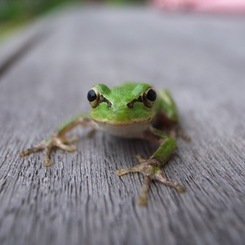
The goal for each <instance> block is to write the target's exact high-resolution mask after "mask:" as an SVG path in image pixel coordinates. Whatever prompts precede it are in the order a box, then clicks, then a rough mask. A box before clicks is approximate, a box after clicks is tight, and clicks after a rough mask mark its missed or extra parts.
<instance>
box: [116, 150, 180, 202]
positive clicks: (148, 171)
mask: <svg viewBox="0 0 245 245" xmlns="http://www.w3.org/2000/svg"><path fill="white" fill-rule="evenodd" d="M136 157H137V160H138V162H139V164H137V165H135V166H134V167H132V168H124V169H120V170H117V171H116V174H117V175H118V176H122V175H124V174H128V173H135V172H139V173H142V174H143V175H144V182H143V186H142V188H141V191H140V194H139V199H138V204H139V205H144V206H145V205H147V201H148V192H149V188H150V184H151V182H152V180H158V181H160V182H161V183H162V184H164V185H166V186H170V187H173V188H175V189H176V190H177V191H178V192H185V187H184V186H182V185H180V184H178V183H176V182H172V181H170V180H168V179H167V177H166V176H165V174H164V173H163V172H162V171H161V168H160V167H159V166H161V162H160V161H159V160H157V159H156V158H149V159H148V160H147V159H143V158H142V157H141V156H138V155H137V156H136Z"/></svg>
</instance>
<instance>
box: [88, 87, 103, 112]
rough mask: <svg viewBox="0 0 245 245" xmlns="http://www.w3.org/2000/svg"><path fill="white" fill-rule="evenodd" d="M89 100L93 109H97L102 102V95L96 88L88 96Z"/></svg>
mask: <svg viewBox="0 0 245 245" xmlns="http://www.w3.org/2000/svg"><path fill="white" fill-rule="evenodd" d="M87 99H88V101H89V103H90V105H91V106H92V107H93V108H94V107H96V106H97V105H98V102H99V100H100V94H99V92H98V90H97V89H96V88H92V89H90V90H89V91H88V94H87Z"/></svg>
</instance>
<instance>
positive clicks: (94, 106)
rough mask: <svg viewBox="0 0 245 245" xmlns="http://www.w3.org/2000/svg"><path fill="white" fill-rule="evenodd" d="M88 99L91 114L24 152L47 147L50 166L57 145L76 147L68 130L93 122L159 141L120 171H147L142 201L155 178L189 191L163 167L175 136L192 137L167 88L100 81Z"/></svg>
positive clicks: (122, 133) (110, 130)
mask: <svg viewBox="0 0 245 245" xmlns="http://www.w3.org/2000/svg"><path fill="white" fill-rule="evenodd" d="M87 99H88V102H89V103H90V105H91V111H90V113H89V114H88V115H84V114H81V115H78V116H76V117H74V118H72V119H71V120H69V121H67V122H65V123H64V124H63V125H62V126H60V127H59V128H58V129H57V130H56V131H55V133H54V134H53V135H52V136H51V137H49V138H48V139H46V140H44V141H42V142H41V143H39V144H37V145H36V146H34V147H31V148H29V149H27V150H24V151H22V152H21V153H20V155H21V156H27V155H29V154H31V153H35V152H38V151H43V152H44V165H45V166H46V167H47V166H50V165H51V153H52V151H53V150H54V149H57V148H58V149H62V150H64V151H69V152H73V151H75V150H76V146H75V145H74V142H75V141H76V140H78V138H77V137H72V138H68V137H67V135H66V134H67V132H69V131H70V130H72V129H73V128H75V127H77V126H84V127H85V126H91V127H92V129H93V130H102V131H104V132H105V133H108V134H111V135H115V136H119V137H124V138H140V139H146V140H149V141H150V142H157V143H158V144H159V147H158V148H157V150H156V151H155V152H154V153H153V155H152V156H150V157H149V158H148V159H144V158H142V157H140V156H138V155H137V156H136V158H137V160H138V164H137V165H135V166H133V167H131V168H124V169H121V170H117V171H116V174H117V175H118V176H122V175H124V174H128V173H134V172H140V173H142V174H143V176H144V181H143V186H142V189H141V191H140V194H139V199H138V203H139V204H141V205H146V204H147V201H148V192H149V186H150V183H151V182H152V180H158V181H160V182H161V183H163V184H164V185H166V186H170V187H173V188H175V189H176V190H177V191H178V192H184V191H185V188H184V187H183V186H182V185H180V184H178V183H175V182H172V181H170V180H168V179H167V178H166V176H165V174H164V172H163V171H162V169H161V168H162V166H163V165H165V164H166V163H167V161H168V160H169V158H170V156H171V155H172V153H173V151H174V150H175V148H176V139H175V138H176V137H175V136H176V135H177V134H180V136H183V138H185V139H188V137H187V136H186V135H185V134H184V133H183V132H182V131H180V130H178V129H179V127H178V126H179V119H178V113H177V108H176V105H175V103H174V101H173V99H172V97H171V95H170V93H169V92H168V91H167V90H161V91H159V92H156V91H155V90H154V89H153V88H152V86H151V85H149V84H147V83H133V82H126V83H124V84H122V85H121V86H117V87H113V88H109V87H108V86H106V85H105V84H97V85H95V86H94V87H93V88H92V89H90V90H89V91H88V94H87ZM169 126H170V127H169ZM166 128H167V131H166ZM170 128H171V129H172V130H170ZM181 132H182V133H181ZM176 133H177V134H176Z"/></svg>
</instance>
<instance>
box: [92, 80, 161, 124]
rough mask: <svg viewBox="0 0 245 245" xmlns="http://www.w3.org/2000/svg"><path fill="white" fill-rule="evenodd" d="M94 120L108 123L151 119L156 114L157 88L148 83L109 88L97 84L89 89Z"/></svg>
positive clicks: (126, 122)
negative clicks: (154, 88)
mask: <svg viewBox="0 0 245 245" xmlns="http://www.w3.org/2000/svg"><path fill="white" fill-rule="evenodd" d="M87 98H88V101H89V103H90V105H91V107H92V108H91V112H90V117H91V119H92V120H94V121H97V122H100V123H106V124H128V123H132V122H145V121H151V119H152V118H153V116H154V115H155V110H154V109H153V108H154V102H155V101H156V98H157V95H156V92H155V90H153V89H152V88H151V86H150V85H149V84H146V83H125V84H123V85H122V86H119V87H114V88H111V89H110V88H108V87H107V86H106V85H104V84H97V85H95V86H94V87H93V88H92V89H91V90H89V91H88V95H87Z"/></svg>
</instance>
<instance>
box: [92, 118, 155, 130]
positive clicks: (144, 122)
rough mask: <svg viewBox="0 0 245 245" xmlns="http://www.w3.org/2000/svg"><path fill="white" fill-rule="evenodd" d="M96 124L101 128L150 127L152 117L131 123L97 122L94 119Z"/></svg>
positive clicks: (130, 121)
mask: <svg viewBox="0 0 245 245" xmlns="http://www.w3.org/2000/svg"><path fill="white" fill-rule="evenodd" d="M92 120H93V121H94V122H95V123H96V124H98V125H101V126H113V127H119V128H120V127H127V126H132V125H134V126H136V125H139V126H140V125H148V124H150V122H151V121H152V117H149V118H144V119H141V118H140V119H133V120H129V121H112V120H98V119H97V120H96V119H92Z"/></svg>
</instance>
